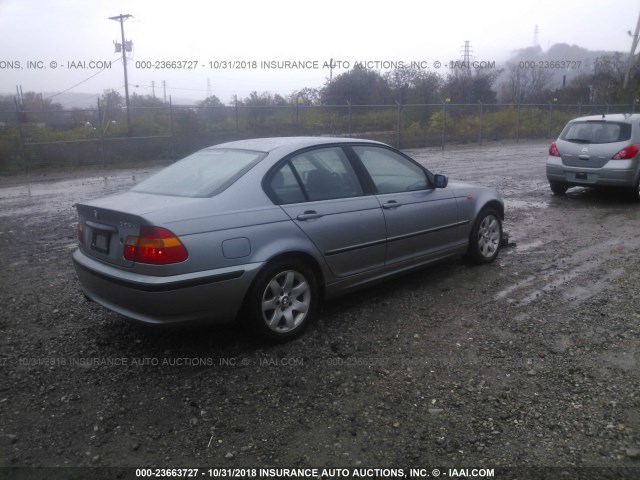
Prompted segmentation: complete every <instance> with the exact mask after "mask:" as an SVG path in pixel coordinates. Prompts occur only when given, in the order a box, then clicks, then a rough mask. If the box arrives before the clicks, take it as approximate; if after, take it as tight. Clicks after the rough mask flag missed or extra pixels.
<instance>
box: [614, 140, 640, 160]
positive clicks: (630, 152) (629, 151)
mask: <svg viewBox="0 0 640 480" xmlns="http://www.w3.org/2000/svg"><path fill="white" fill-rule="evenodd" d="M639 151H640V145H637V144H636V145H629V146H628V147H624V148H623V149H622V150H620V151H619V152H618V153H616V154H615V155H614V156H613V157H611V160H628V159H630V158H633V157H635V156H636V154H637V153H638V152H639Z"/></svg>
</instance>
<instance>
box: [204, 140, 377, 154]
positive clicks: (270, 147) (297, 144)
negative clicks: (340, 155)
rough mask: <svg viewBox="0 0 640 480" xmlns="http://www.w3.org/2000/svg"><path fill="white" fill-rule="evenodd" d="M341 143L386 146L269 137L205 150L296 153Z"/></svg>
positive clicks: (351, 141) (224, 144)
mask: <svg viewBox="0 0 640 480" xmlns="http://www.w3.org/2000/svg"><path fill="white" fill-rule="evenodd" d="M340 143H369V144H373V145H384V144H383V143H381V142H377V141H375V140H365V139H361V138H345V137H269V138H252V139H247V140H236V141H233V142H226V143H221V144H218V145H212V146H211V147H207V148H205V150H209V149H217V148H234V149H242V150H254V151H259V152H272V151H274V150H280V149H282V150H287V151H295V150H299V149H301V148H306V147H313V146H315V145H326V144H340Z"/></svg>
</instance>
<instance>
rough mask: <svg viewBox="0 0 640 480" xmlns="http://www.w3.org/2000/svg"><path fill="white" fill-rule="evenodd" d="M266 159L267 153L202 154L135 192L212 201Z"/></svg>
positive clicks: (216, 151)
mask: <svg viewBox="0 0 640 480" xmlns="http://www.w3.org/2000/svg"><path fill="white" fill-rule="evenodd" d="M265 156H266V153H263V152H254V151H249V150H234V149H223V148H220V149H218V148H214V149H209V150H201V151H199V152H196V153H194V154H193V155H189V156H188V157H185V158H183V159H182V160H180V161H178V162H176V163H174V164H173V165H171V166H169V167H167V168H165V169H163V170H160V171H159V172H158V173H156V174H155V175H153V176H151V177H149V178H148V179H146V180H144V181H143V182H141V183H139V184H138V185H136V186H135V187H134V188H133V189H132V190H133V191H134V192H142V193H155V194H159V195H176V196H181V197H208V196H210V195H214V194H216V193H218V192H221V191H222V190H224V189H225V188H227V187H228V186H229V185H231V184H232V183H233V182H234V181H236V180H237V179H238V178H240V177H241V176H242V175H243V174H245V173H246V172H247V171H248V170H249V169H250V168H251V167H253V166H254V165H255V164H256V163H258V162H259V161H260V160H261V159H262V158H264V157H265Z"/></svg>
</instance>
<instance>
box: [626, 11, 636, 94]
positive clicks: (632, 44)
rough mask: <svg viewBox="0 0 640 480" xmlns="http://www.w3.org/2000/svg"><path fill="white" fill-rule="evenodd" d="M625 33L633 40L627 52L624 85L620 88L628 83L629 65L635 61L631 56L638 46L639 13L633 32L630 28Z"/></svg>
mask: <svg viewBox="0 0 640 480" xmlns="http://www.w3.org/2000/svg"><path fill="white" fill-rule="evenodd" d="M627 33H628V34H629V35H630V36H631V37H632V38H633V40H632V41H631V52H629V61H628V62H627V71H626V73H625V74H624V85H623V86H622V88H624V89H626V88H627V85H628V84H629V75H630V74H631V67H632V66H633V64H634V63H635V61H634V58H633V57H634V55H635V53H636V48H638V40H639V39H640V38H639V36H638V35H639V34H640V15H639V16H638V23H636V31H635V33H634V34H633V35H631V31H630V30H629V31H628V32H627Z"/></svg>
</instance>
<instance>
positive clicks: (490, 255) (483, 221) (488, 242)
mask: <svg viewBox="0 0 640 480" xmlns="http://www.w3.org/2000/svg"><path fill="white" fill-rule="evenodd" d="M501 246H502V220H501V219H500V215H499V214H498V212H497V211H496V210H494V209H493V208H485V209H483V210H481V211H480V213H479V214H478V217H477V218H476V221H475V223H474V224H473V229H472V230H471V236H470V237H469V249H468V250H467V255H466V257H467V258H468V259H469V260H470V261H471V262H473V263H476V264H483V263H491V262H493V261H494V260H495V259H496V257H497V256H498V253H500V248H501Z"/></svg>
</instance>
